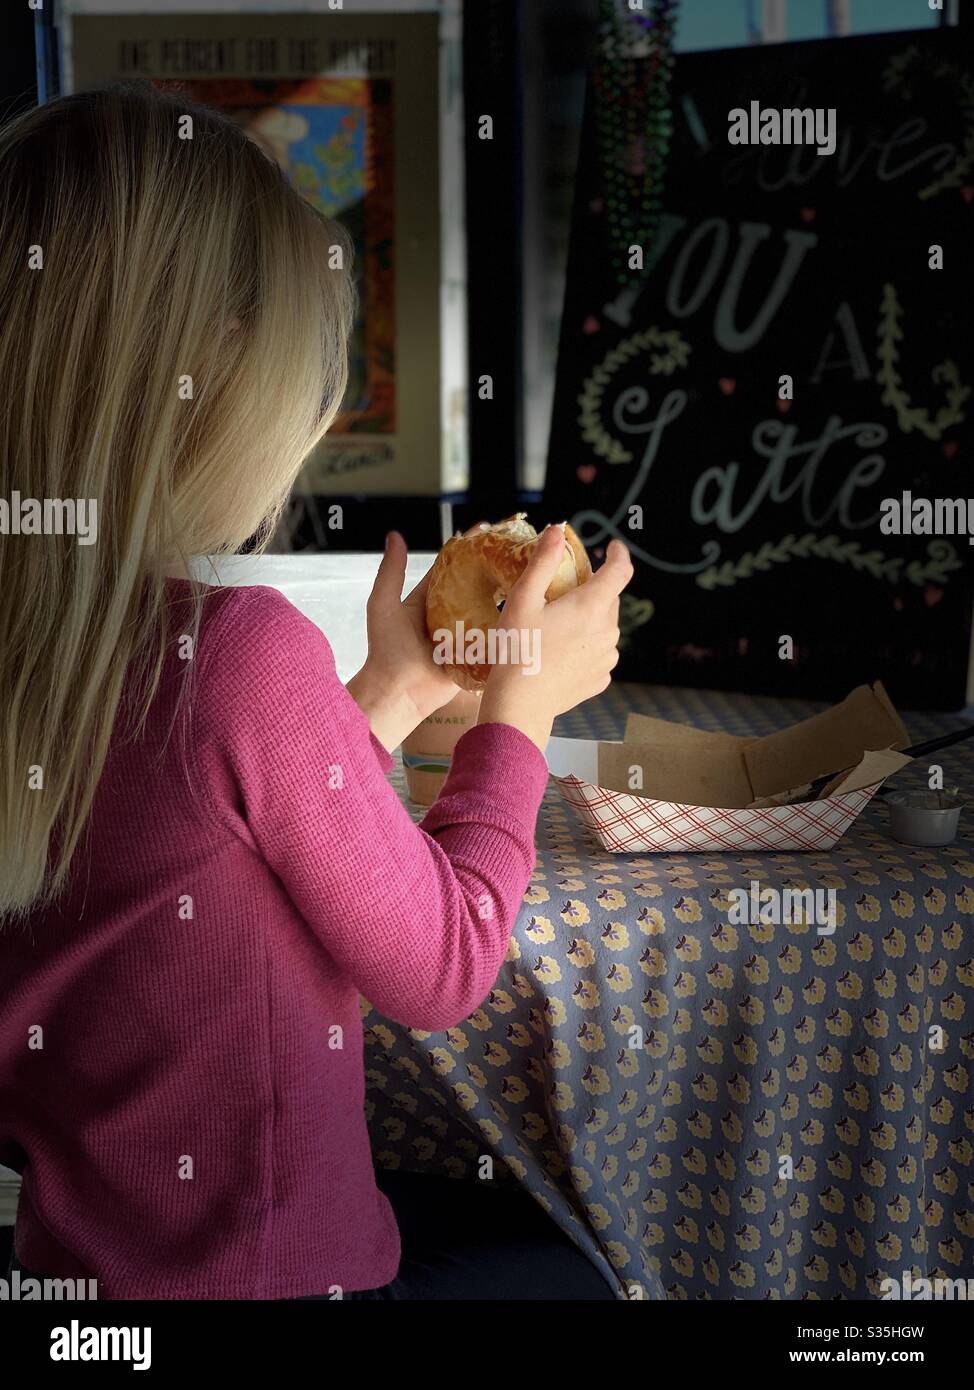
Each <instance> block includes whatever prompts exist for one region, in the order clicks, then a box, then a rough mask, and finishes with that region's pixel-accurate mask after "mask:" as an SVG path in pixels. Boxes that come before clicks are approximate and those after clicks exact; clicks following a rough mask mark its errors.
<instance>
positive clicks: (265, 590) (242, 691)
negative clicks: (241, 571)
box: [172, 581, 338, 703]
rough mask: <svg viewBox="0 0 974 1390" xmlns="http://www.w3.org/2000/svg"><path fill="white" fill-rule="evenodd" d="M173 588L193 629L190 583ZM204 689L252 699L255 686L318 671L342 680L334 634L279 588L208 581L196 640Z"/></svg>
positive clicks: (179, 618)
mask: <svg viewBox="0 0 974 1390" xmlns="http://www.w3.org/2000/svg"><path fill="white" fill-rule="evenodd" d="M175 584H176V585H180V586H181V588H178V589H174V591H173V594H172V602H173V611H174V613H175V615H176V616H175V625H176V626H177V628H179V629H180V630H182V631H188V630H189V625H190V624H191V622H192V617H193V597H192V592H191V590H190V586H189V584H188V583H186V582H184V581H175ZM195 655H196V656H197V657H198V658H199V660H198V661H197V662H195V663H194V664H195V665H196V674H197V678H198V681H199V684H200V688H201V690H202V691H204V692H205V693H206V695H207V696H208V697H209V698H210V699H211V700H215V701H217V702H218V703H220V702H223V701H228V702H233V703H236V702H237V701H240V700H248V699H250V700H252V699H253V698H254V695H255V692H257V691H259V690H264V691H268V690H270V689H271V688H272V687H274V686H278V687H281V686H293V685H294V683H295V681H301V680H302V679H306V678H308V677H309V676H310V675H312V674H313V675H314V676H315V677H316V679H317V680H319V681H320V680H321V679H322V678H324V679H325V681H326V682H327V683H329V684H330V683H336V684H337V683H338V677H337V674H336V672H335V661H334V656H333V654H332V650H331V647H330V645H329V643H328V639H327V638H326V637H325V635H324V633H323V632H322V631H321V630H320V628H318V627H317V626H316V625H315V624H314V623H313V622H312V621H311V620H310V619H309V618H307V617H305V615H304V614H303V613H302V612H301V610H300V609H298V608H295V606H294V604H293V603H291V602H290V600H289V599H287V598H286V597H285V596H284V594H282V593H281V592H280V590H278V589H273V588H271V587H270V586H268V585H265V584H251V585H204V586H203V595H202V603H201V609H200V624H199V629H198V632H197V636H196V642H195Z"/></svg>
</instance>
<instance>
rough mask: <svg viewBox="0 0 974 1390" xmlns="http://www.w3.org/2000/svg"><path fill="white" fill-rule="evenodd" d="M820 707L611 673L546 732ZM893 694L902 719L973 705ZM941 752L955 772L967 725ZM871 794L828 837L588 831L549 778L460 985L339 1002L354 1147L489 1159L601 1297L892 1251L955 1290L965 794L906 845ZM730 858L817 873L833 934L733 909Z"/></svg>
mask: <svg viewBox="0 0 974 1390" xmlns="http://www.w3.org/2000/svg"><path fill="white" fill-rule="evenodd" d="M819 708H821V706H820V705H817V704H813V703H810V702H804V701H785V700H775V699H767V698H766V699H761V698H755V697H746V696H740V695H734V696H727V695H721V694H715V693H713V692H701V691H686V690H684V691H681V690H672V689H670V690H664V689H656V688H653V687H646V686H632V685H630V686H626V685H621V684H620V685H615V686H613V687H612V688H610V690H609V691H607V692H606V694H605V695H604V696H602V697H600V698H599V700H598V701H594V702H590V703H589V705H588V706H586V707H584V708H583V709H581V710H578V711H574V712H573V714H572V715H571V716H568V717H567V718H565V719H563V720H561V721H559V726H558V727H557V728H556V733H560V734H564V735H567V736H571V737H579V736H588V737H600V738H618V737H621V734H622V728H623V724H624V721H625V715H626V712H627V711H628V710H629V709H637V710H639V711H640V712H643V713H647V714H656V715H659V716H660V717H662V718H672V719H682V720H684V721H686V722H689V723H693V724H696V725H698V726H699V727H700V728H706V729H718V728H721V729H725V730H727V731H728V732H731V733H754V734H758V735H759V734H764V733H768V732H771V731H772V730H773V729H775V728H780V727H782V726H783V725H785V724H787V723H789V722H793V721H795V720H798V719H801V718H804V717H805V716H806V715H808V714H813V713H815V712H816V711H817V710H818V709H819ZM904 719H905V722H906V724H907V727H908V729H909V731H910V735H911V737H912V738H913V739H914V740H915V741H919V740H921V739H926V738H931V737H933V736H934V735H936V734H937V733H939V732H946V731H947V730H949V729H951V728H954V727H958V726H959V725H960V724H962V723H969V722H971V716H970V712H968V713H967V714H966V715H936V714H916V715H910V714H906V715H904ZM939 757H940V758H941V759H942V760H943V766H944V768H945V775H946V776H947V778H948V779H949V781H950V782H955V781H956V782H959V783H960V785H961V787H962V788H967V787H969V786H971V785H974V748H972V746H971V744H965V745H960V746H959V747H957V748H955V749H952V750H949V751H948V752H945V753H942V754H940V755H939ZM926 766H927V764H926V763H924V765H923V768H914V767H912V766H911V767H910V768H908V769H906V770H905V771H904V772H903V773H901V774H900V775H899V776H898V778H897V782H896V786H897V788H899V789H902V788H903V787H904V786H908V785H910V784H911V783H912V784H914V785H915V784H916V782H917V780H918V779H919V778H921V776H922V777H923V778H925V776H926ZM393 776H394V777H395V778H396V779H397V786H398V789H399V790H400V792H401V794H402V795H403V796H404V797H405V791H404V786H403V783H402V780H401V771H399V770H397V772H396V773H395V774H393ZM923 784H924V785H925V781H924V783H923ZM407 805H409V803H408V802H407ZM410 809H411V812H412V814H413V815H414V816H415V818H416V819H419V818H420V816H421V814H422V813H421V811H419V810H418V809H417V808H412V807H410ZM886 815H887V813H886V809H885V807H884V806H883V805H882V804H881V802H880V801H878V800H874V801H873V802H872V803H871V804H870V806H869V807H868V808H867V810H866V812H865V813H864V814H863V815H862V816H861V817H860V819H859V820H858V821H857V822H856V824H855V825H854V826H853V827H852V830H851V831H850V832H849V833H848V834H847V835H846V836H845V838H844V839H843V840H841V841H840V842H839V844H838V845H837V846H836V847H835V849H833V850H831V851H829V852H827V853H811V854H797V853H794V854H709V853H707V854H700V855H686V854H683V855H670V854H659V855H612V854H609V853H607V852H606V851H604V850H601V849H600V848H599V847H598V846H597V845H596V844H595V842H594V841H593V840H592V839H591V838H590V836H589V835H588V833H587V832H586V831H585V830H583V829H582V828H581V827H580V826H579V825H578V823H577V822H576V821H575V818H574V815H573V813H572V812H571V810H570V809H569V808H568V807H567V806H566V805H565V803H564V802H563V801H562V799H561V797H560V795H559V793H558V791H557V789H556V787H555V786H554V784H550V785H549V788H548V791H547V793H546V796H545V800H544V804H543V806H542V810H541V813H540V816H539V821H538V835H537V844H538V862H537V865H536V868H535V871H534V873H533V875H532V880H531V883H530V886H529V888H528V891H527V892H526V894H525V898H524V905H523V908H522V910H521V912H520V914H519V917H518V921H517V924H516V927H515V931H514V934H513V937H512V941H511V945H510V949H509V951H508V955H507V959H506V961H505V963H504V965H503V967H502V969H501V972H500V975H499V977H498V980H497V982H496V984H495V986H494V989H493V990H492V991H491V994H490V995H489V997H488V998H487V1000H485V1002H484V1004H483V1006H482V1007H481V1008H480V1009H478V1010H477V1012H476V1013H475V1014H473V1015H472V1016H471V1017H470V1018H469V1019H468V1020H466V1021H465V1022H464V1023H463V1024H461V1025H460V1026H459V1027H457V1028H451V1029H449V1030H447V1031H445V1032H442V1033H424V1032H419V1031H416V1030H406V1029H403V1028H401V1027H399V1026H397V1025H395V1024H393V1023H391V1022H389V1021H388V1020H386V1019H384V1018H382V1017H381V1016H380V1015H378V1014H377V1013H376V1012H375V1011H374V1010H373V1009H371V1008H370V1007H369V1006H368V1005H367V1004H365V1003H364V1002H363V1010H364V1024H365V1030H366V1048H365V1065H366V1085H367V1113H368V1117H369V1125H370V1132H371V1136H372V1142H373V1152H374V1157H375V1162H376V1164H377V1165H378V1166H380V1167H401V1168H404V1169H411V1170H416V1171H425V1172H433V1173H441V1174H449V1175H451V1176H453V1177H455V1178H457V1179H458V1180H463V1179H467V1180H477V1179H478V1176H482V1173H483V1171H484V1169H483V1165H484V1160H485V1159H489V1160H492V1162H493V1180H495V1181H506V1182H517V1183H520V1184H522V1185H523V1187H524V1188H526V1189H527V1190H528V1191H529V1192H531V1193H532V1194H533V1195H534V1196H535V1198H536V1199H537V1200H538V1201H539V1202H541V1203H542V1205H543V1206H544V1207H545V1208H546V1209H547V1210H548V1211H549V1212H550V1214H551V1216H552V1217H553V1219H554V1220H555V1221H556V1222H557V1223H558V1225H559V1226H561V1227H562V1228H563V1229H564V1230H566V1231H567V1232H569V1233H570V1234H571V1236H572V1237H573V1239H574V1240H575V1241H576V1242H577V1243H578V1245H579V1246H580V1247H581V1248H582V1249H583V1250H584V1251H585V1252H586V1253H587V1254H588V1255H589V1256H590V1258H591V1259H593V1260H594V1261H595V1262H596V1263H597V1264H598V1266H599V1268H600V1269H601V1271H602V1272H603V1274H604V1275H605V1277H606V1279H607V1281H608V1282H609V1283H610V1284H611V1285H612V1286H613V1288H614V1289H615V1291H616V1292H617V1294H618V1296H619V1297H620V1298H647V1299H658V1298H674V1299H753V1298H772V1299H790V1300H793V1299H809V1298H810V1299H869V1298H876V1297H880V1296H881V1294H882V1289H881V1284H882V1281H883V1280H884V1279H887V1278H893V1279H896V1280H898V1281H899V1280H902V1279H903V1276H904V1271H907V1270H909V1271H912V1275H913V1277H915V1278H919V1277H920V1276H921V1275H922V1276H924V1277H931V1278H932V1277H941V1278H949V1279H952V1280H954V1279H958V1278H965V1279H971V1280H972V1283H971V1285H969V1291H970V1294H971V1296H974V1084H972V1071H974V927H972V913H974V822H972V820H971V818H970V817H969V816H967V817H966V820H965V816H962V821H961V834H960V837H959V838H958V840H957V841H956V843H955V844H953V845H952V846H950V847H948V848H946V849H941V850H924V849H915V848H911V847H908V846H905V845H899V844H897V843H896V842H895V841H893V840H892V839H890V837H889V836H888V834H887V832H886V829H885V825H886ZM965 815H966V813H965ZM752 880H756V881H757V882H759V883H760V884H761V885H762V887H765V886H769V885H770V886H774V887H779V888H787V887H799V888H801V887H811V888H813V889H816V888H834V889H835V890H836V893H837V904H838V926H837V929H836V931H835V933H834V935H832V936H831V937H830V936H825V935H819V934H818V933H817V931H816V929H815V927H814V926H811V925H806V924H791V925H776V926H772V925H763V924H762V925H758V924H755V925H750V926H739V927H732V926H730V925H729V924H728V922H727V915H728V914H727V912H726V897H725V896H724V895H725V894H726V891H727V890H728V889H729V888H731V887H744V888H746V887H747V886H748V884H749V883H750V882H751V881H752ZM722 909H723V910H722ZM434 929H435V927H434V925H433V924H431V930H434ZM633 1025H638V1026H639V1027H640V1028H641V1029H642V1030H643V1035H642V1043H643V1045H642V1047H641V1048H634V1047H632V1046H630V1045H629V1043H630V1040H631V1039H632V1038H633V1037H636V1039H637V1040H638V1038H639V1035H638V1034H636V1035H633V1034H631V1033H630V1029H631V1028H632V1026H633ZM931 1030H934V1031H931ZM937 1030H940V1031H937Z"/></svg>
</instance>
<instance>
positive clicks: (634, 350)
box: [578, 324, 691, 463]
mask: <svg viewBox="0 0 974 1390" xmlns="http://www.w3.org/2000/svg"><path fill="white" fill-rule="evenodd" d="M649 349H655V350H654V351H651V352H650V357H649V365H648V368H647V370H648V372H649V375H650V376H672V375H673V373H674V372H675V371H676V370H677V368H678V367H685V366H686V365H687V362H688V361H689V358H690V352H691V348H690V344H689V343H688V342H687V341H686V340H685V338H683V337H682V335H681V334H680V333H679V332H678V331H677V330H676V329H675V328H673V329H662V328H657V327H656V325H655V324H652V325H651V326H650V327H649V328H647V329H646V330H645V331H644V332H642V333H634V334H633V335H632V337H630V338H624V339H623V340H622V342H621V343H618V344H617V345H616V346H615V347H614V348H613V349H612V351H611V352H607V353H606V355H605V357H603V359H602V361H601V362H600V363H599V364H598V366H596V367H595V368H594V369H593V371H592V373H591V375H590V376H588V377H587V378H586V379H585V381H584V383H583V385H582V390H581V393H580V394H579V397H578V404H579V407H580V409H579V416H578V423H579V424H580V425H581V427H582V438H583V439H584V440H585V442H586V443H587V444H590V445H591V446H592V450H593V452H594V453H596V454H598V456H599V458H603V459H605V460H606V462H607V463H631V462H632V453H631V452H630V450H628V449H627V448H626V447H625V445H623V444H621V443H620V442H619V440H618V439H616V438H615V437H614V436H613V435H611V434H610V433H609V431H608V430H607V429H606V428H605V426H604V425H603V423H602V398H603V396H604V395H605V388H606V387H607V386H608V385H609V383H610V382H611V380H612V378H613V377H614V376H615V374H616V373H617V372H618V371H620V370H621V369H622V368H623V367H624V366H625V365H626V364H627V363H628V362H631V361H632V359H633V358H634V357H638V356H639V354H640V353H643V352H646V351H648V350H649Z"/></svg>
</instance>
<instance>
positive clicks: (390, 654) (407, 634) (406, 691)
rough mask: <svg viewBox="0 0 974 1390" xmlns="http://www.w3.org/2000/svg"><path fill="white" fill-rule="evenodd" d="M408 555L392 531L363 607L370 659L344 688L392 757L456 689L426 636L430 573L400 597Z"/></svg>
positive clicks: (446, 701) (397, 535)
mask: <svg viewBox="0 0 974 1390" xmlns="http://www.w3.org/2000/svg"><path fill="white" fill-rule="evenodd" d="M407 553H408V552H407V549H406V542H405V541H404V540H403V538H402V536H400V534H399V532H398V531H390V533H389V535H388V536H387V537H386V548H385V552H384V554H383V556H382V561H381V563H380V565H379V572H378V574H377V575H376V577H375V583H374V584H373V586H372V593H371V594H370V595H369V601H368V605H367V607H366V626H367V630H368V635H369V655H368V657H367V659H366V662H365V665H364V666H363V667H362V669H361V671H359V673H358V675H356V676H353V677H352V679H351V680H350V681H349V683H348V685H347V687H346V688H347V690H348V692H349V694H350V695H351V696H352V698H353V700H355V702H356V704H358V705H359V707H360V708H361V709H362V711H363V713H364V714H365V715H366V717H367V718H368V720H369V723H370V725H371V727H372V732H373V733H374V734H375V736H376V738H377V739H378V740H379V742H380V743H381V744H382V745H383V746H384V747H385V748H387V749H388V750H389V752H390V753H391V752H392V750H393V749H394V748H397V747H398V746H399V744H400V743H401V742H402V740H403V739H404V738H405V737H406V735H407V734H411V733H412V731H413V729H415V728H416V726H417V724H420V723H422V721H423V720H424V719H425V718H426V717H427V716H428V715H430V714H433V713H434V711H435V710H438V709H440V708H441V707H442V706H443V705H446V704H448V703H449V702H450V700H452V699H453V697H454V695H456V693H457V689H458V687H457V686H456V685H455V684H454V682H453V681H452V680H451V678H450V676H449V675H448V673H447V672H446V670H445V669H444V667H442V666H438V665H437V664H436V662H435V661H434V660H433V647H432V644H431V643H430V640H429V637H428V636H427V633H426V590H427V589H428V587H429V578H430V577H429V573H427V574H426V575H425V576H424V578H423V579H421V580H420V582H419V583H418V584H417V585H416V587H415V588H414V589H412V590H411V591H410V592H409V594H408V595H407V597H406V598H405V600H404V599H403V598H402V586H403V583H404V581H405V578H406V557H407Z"/></svg>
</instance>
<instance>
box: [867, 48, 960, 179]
mask: <svg viewBox="0 0 974 1390" xmlns="http://www.w3.org/2000/svg"><path fill="white" fill-rule="evenodd" d="M918 68H920V69H923V68H926V69H927V76H928V78H930V79H931V80H932V81H933V83H934V84H935V85H936V88H937V90H938V98H939V99H941V100H943V99H944V98H943V91H944V89H946V90H947V91H948V92H949V93H950V95H951V96H952V97H953V98H954V101H955V102H956V104H957V106H958V108H959V109H960V111H961V113H962V114H963V117H964V120H965V122H966V125H967V130H966V132H965V135H964V142H963V145H962V147H961V151H960V153H959V154H958V156H957V159H956V160H955V161H954V163H953V164H952V165H951V167H950V168H949V169H947V170H945V171H944V173H942V174H941V175H939V177H938V178H936V179H934V180H933V182H932V183H928V184H927V185H926V187H925V188H921V189H919V190H918V191H917V195H916V196H917V198H918V199H920V201H922V202H925V201H926V200H927V199H929V198H934V197H936V195H937V194H938V193H943V192H945V191H947V190H948V189H951V188H960V187H961V185H962V184H963V182H964V180H965V178H966V177H967V175H968V174H969V173H970V171H971V169H974V77H972V76H971V75H970V73H968V72H965V71H962V70H961V69H960V68H959V67H957V66H956V65H955V64H954V63H948V62H944V61H943V59H941V58H939V57H938V58H934V57H933V56H932V55H931V54H922V53H921V52H920V50H919V49H918V48H917V47H916V45H915V44H911V45H910V46H909V47H908V48H905V49H903V50H902V51H901V52H900V53H897V54H895V55H894V56H893V57H892V58H891V59H890V61H889V62H888V63H887V65H886V69H885V71H884V72H883V87H884V88H885V90H886V91H887V92H891V91H896V90H897V89H899V95H900V96H901V97H903V98H904V100H906V101H909V100H911V99H912V96H913V77H914V76H915V75H916V73H917V69H918Z"/></svg>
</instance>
